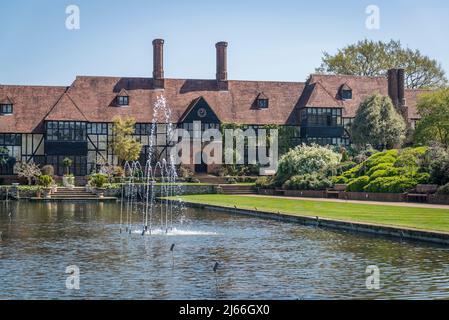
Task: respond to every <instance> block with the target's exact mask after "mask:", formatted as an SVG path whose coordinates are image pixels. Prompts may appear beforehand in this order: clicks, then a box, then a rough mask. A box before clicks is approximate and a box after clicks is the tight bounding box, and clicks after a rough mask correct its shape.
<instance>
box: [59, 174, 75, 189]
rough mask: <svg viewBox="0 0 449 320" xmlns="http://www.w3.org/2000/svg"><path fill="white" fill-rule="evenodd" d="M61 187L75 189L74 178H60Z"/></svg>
mask: <svg viewBox="0 0 449 320" xmlns="http://www.w3.org/2000/svg"><path fill="white" fill-rule="evenodd" d="M62 185H63V186H64V187H66V188H69V189H73V188H75V177H74V176H64V177H62Z"/></svg>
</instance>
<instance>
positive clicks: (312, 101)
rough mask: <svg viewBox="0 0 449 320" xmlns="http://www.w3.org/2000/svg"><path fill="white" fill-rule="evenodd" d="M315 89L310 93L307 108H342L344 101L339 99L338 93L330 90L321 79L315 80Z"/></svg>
mask: <svg viewBox="0 0 449 320" xmlns="http://www.w3.org/2000/svg"><path fill="white" fill-rule="evenodd" d="M312 86H313V90H312V92H311V94H310V97H309V99H308V101H307V103H306V105H305V106H306V107H307V108H342V107H343V106H342V102H341V101H340V100H337V96H336V95H337V94H338V91H337V92H336V93H334V95H332V93H331V92H330V91H328V90H327V89H326V88H325V87H324V86H323V84H322V83H321V81H318V82H315V83H314V84H312Z"/></svg>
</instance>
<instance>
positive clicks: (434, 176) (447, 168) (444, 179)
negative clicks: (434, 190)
mask: <svg viewBox="0 0 449 320" xmlns="http://www.w3.org/2000/svg"><path fill="white" fill-rule="evenodd" d="M428 158H429V159H430V160H429V173H430V181H431V182H432V183H435V184H438V185H444V184H446V183H449V151H448V150H447V149H445V148H441V147H438V146H434V147H431V148H430V149H429V151H428Z"/></svg>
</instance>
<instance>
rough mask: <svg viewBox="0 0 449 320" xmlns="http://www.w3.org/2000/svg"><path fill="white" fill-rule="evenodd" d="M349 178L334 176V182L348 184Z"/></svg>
mask: <svg viewBox="0 0 449 320" xmlns="http://www.w3.org/2000/svg"><path fill="white" fill-rule="evenodd" d="M348 182H349V179H348V178H346V177H344V176H336V177H332V183H333V184H348Z"/></svg>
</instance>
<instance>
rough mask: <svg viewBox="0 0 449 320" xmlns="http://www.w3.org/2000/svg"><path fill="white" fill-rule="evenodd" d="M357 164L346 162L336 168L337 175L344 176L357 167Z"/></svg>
mask: <svg viewBox="0 0 449 320" xmlns="http://www.w3.org/2000/svg"><path fill="white" fill-rule="evenodd" d="M356 166H357V163H355V162H352V161H346V162H342V163H340V164H339V165H338V166H337V168H336V170H335V171H336V174H338V175H342V174H343V173H344V172H346V171H348V170H351V169H352V168H354V167H356Z"/></svg>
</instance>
